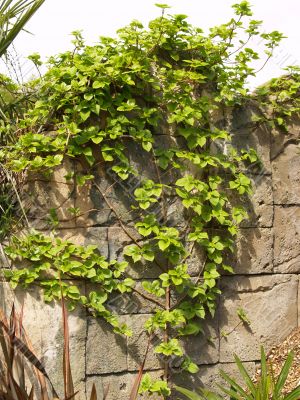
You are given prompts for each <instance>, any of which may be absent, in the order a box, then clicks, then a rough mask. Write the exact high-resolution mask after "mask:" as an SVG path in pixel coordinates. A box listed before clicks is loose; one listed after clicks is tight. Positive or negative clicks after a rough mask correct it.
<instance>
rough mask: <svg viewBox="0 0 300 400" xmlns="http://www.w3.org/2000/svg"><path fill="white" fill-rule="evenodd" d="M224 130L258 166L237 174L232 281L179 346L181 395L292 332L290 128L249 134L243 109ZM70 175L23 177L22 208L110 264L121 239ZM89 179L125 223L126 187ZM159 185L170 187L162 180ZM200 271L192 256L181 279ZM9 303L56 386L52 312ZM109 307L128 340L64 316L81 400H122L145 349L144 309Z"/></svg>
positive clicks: (4, 297) (295, 270)
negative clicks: (243, 195) (240, 211)
mask: <svg viewBox="0 0 300 400" xmlns="http://www.w3.org/2000/svg"><path fill="white" fill-rule="evenodd" d="M232 131H233V143H234V144H235V145H236V147H237V148H240V149H245V148H249V147H253V148H255V149H256V150H257V152H258V154H259V155H260V157H261V161H262V165H257V166H254V167H252V168H251V169H249V170H248V171H247V174H248V175H249V177H251V179H252V181H253V186H254V194H253V196H252V197H251V198H250V199H249V200H248V202H247V203H246V204H245V206H246V207H247V209H248V211H249V215H250V218H249V220H248V221H246V222H245V223H243V225H242V227H241V229H240V232H239V239H238V242H237V244H236V252H235V254H234V256H233V257H232V258H231V262H232V263H233V265H234V266H235V275H231V276H223V277H222V279H221V286H222V293H223V294H222V296H221V298H220V301H219V308H218V312H217V314H216V316H215V318H214V320H212V321H210V322H208V325H207V327H206V328H205V335H204V336H199V337H193V338H191V339H189V340H187V341H185V343H184V345H185V346H186V348H187V349H188V350H189V351H190V353H191V354H192V355H193V357H194V359H195V360H196V362H197V363H198V364H199V366H200V370H199V372H198V373H197V374H196V375H195V376H193V377H189V378H188V377H187V376H186V375H184V374H183V373H177V374H176V372H177V371H176V365H175V366H174V368H173V372H174V373H173V379H174V381H175V382H176V383H178V384H180V385H183V386H186V387H188V386H190V387H193V386H194V387H197V386H199V385H201V384H202V385H208V386H210V387H215V384H216V382H218V381H220V378H219V376H218V369H219V368H220V367H221V368H222V369H224V370H225V371H227V372H230V373H235V366H234V364H232V362H233V354H234V353H237V354H238V355H239V357H241V359H242V360H243V361H245V362H246V364H247V365H248V367H249V368H250V369H251V370H252V371H253V372H254V370H255V364H256V363H257V361H258V360H259V355H260V353H259V351H260V345H264V346H265V347H266V350H267V351H268V350H269V349H270V348H271V347H272V346H274V345H276V344H277V343H279V342H280V341H281V340H283V339H284V338H285V337H286V336H287V335H288V334H289V333H290V332H291V331H292V330H293V329H295V328H296V327H297V326H298V325H299V324H298V320H299V319H298V315H299V310H300V308H299V299H298V292H299V290H298V287H299V273H300V169H299V167H300V161H299V160H300V154H299V148H298V145H297V142H298V140H299V139H300V124H298V125H295V124H294V125H293V127H291V129H290V133H289V134H288V135H287V134H281V133H279V132H275V133H274V132H270V130H269V129H268V128H266V127H265V126H263V127H259V128H255V127H254V128H253V125H252V124H251V110H250V109H237V110H236V111H235V112H234V113H233V123H232ZM135 158H136V159H135ZM138 158H139V153H138V152H136V153H134V154H133V159H132V162H137V163H141V160H139V159H138ZM144 167H145V168H144V172H143V173H144V175H145V176H148V177H151V176H152V175H153V174H154V173H155V171H152V170H151V169H150V168H147V165H145V166H144ZM74 168H75V169H76V168H81V167H79V166H78V165H77V166H76V165H75V164H70V165H68V166H67V168H66V169H64V168H61V169H60V170H58V171H57V172H56V173H55V174H54V176H53V177H52V179H51V181H50V182H44V181H42V180H38V179H33V180H32V181H31V182H28V183H27V193H28V194H29V200H28V201H30V196H35V201H34V207H32V208H31V214H30V220H31V224H32V225H33V226H35V227H37V228H38V229H41V230H46V231H47V229H48V227H49V226H48V224H49V221H48V216H47V215H48V212H49V209H51V208H56V209H57V210H58V213H57V218H58V220H59V221H60V223H61V224H60V228H61V231H60V232H61V235H62V236H63V237H65V238H68V239H71V240H72V241H74V242H75V243H79V244H90V243H92V244H97V245H98V247H99V250H100V251H101V252H102V254H103V255H105V256H107V257H109V258H111V259H113V258H119V257H120V255H121V251H122V248H123V247H124V245H126V244H128V243H130V240H129V238H128V236H127V235H125V234H124V231H123V230H122V229H121V228H120V226H119V224H118V221H117V219H116V217H115V215H114V214H113V213H112V211H111V209H110V208H109V207H108V206H107V204H105V202H104V201H103V199H102V197H101V195H100V192H99V191H97V189H95V186H92V185H86V186H85V187H83V188H76V187H73V186H72V185H71V184H70V185H68V184H66V183H65V179H64V175H65V174H66V170H69V169H74ZM94 173H95V180H96V183H97V186H98V187H99V188H100V189H101V191H106V195H107V197H108V198H109V199H110V202H111V204H113V206H114V207H115V208H116V209H117V210H118V213H119V215H122V218H123V220H125V221H128V222H130V221H132V220H133V219H134V214H132V213H131V212H129V208H128V207H129V205H130V190H129V192H128V187H120V186H111V182H109V181H108V180H107V179H106V176H105V174H104V173H103V171H102V170H101V168H99V169H98V170H97V171H94ZM166 179H169V180H172V176H168V177H166ZM173 179H175V177H173ZM132 187H134V182H132ZM36 194H37V195H38V196H37V198H36ZM63 203H64V206H65V208H64V209H65V210H67V209H68V208H69V207H79V208H80V212H81V214H80V216H77V217H74V216H73V215H72V214H70V213H65V214H64V213H61V212H60V211H59V206H60V205H61V204H63ZM169 212H170V213H173V214H172V218H174V221H175V223H179V224H180V222H181V221H180V220H178V215H180V212H179V210H178V208H177V205H176V204H170V208H169ZM3 262H4V261H3ZM202 263H203V259H201V254H197V253H195V254H194V255H193V257H192V262H190V271H191V273H192V274H195V275H196V274H197V271H198V269H199V268H201V265H202ZM138 264H139V263H138ZM138 264H136V265H135V266H134V267H133V268H132V270H131V271H130V274H131V276H133V277H137V276H139V277H140V278H141V277H143V278H149V279H151V278H153V277H155V276H157V274H158V273H159V270H155V268H153V267H152V268H149V266H148V265H143V264H139V265H138ZM85 290H89V287H86V288H85ZM140 290H142V289H140ZM10 298H11V297H10V296H9V289H8V285H7V283H5V282H2V283H1V282H0V300H1V303H2V304H1V305H2V306H5V307H7V308H9V299H10ZM16 299H17V300H18V301H19V303H21V302H22V301H23V300H24V305H25V308H24V309H25V327H26V329H27V331H28V332H29V335H30V338H31V341H32V343H33V345H34V347H35V348H37V350H38V352H39V354H38V355H39V356H41V357H42V359H43V361H44V362H45V364H46V367H47V368H48V370H49V373H50V375H51V377H52V378H53V380H54V383H56V384H60V383H61V382H62V374H61V370H62V368H60V365H61V361H62V342H63V341H62V327H61V311H60V307H59V306H58V305H45V304H44V303H43V302H42V300H41V298H40V292H39V291H38V290H37V289H32V290H28V291H27V292H26V293H25V292H23V291H22V290H18V291H17V293H16ZM119 300H120V299H114V300H112V306H117V307H118V312H119V314H120V318H121V319H122V320H124V321H125V322H127V323H128V324H129V326H130V327H132V329H133V332H134V335H133V337H131V338H123V337H119V336H116V335H115V334H113V333H112V331H111V328H110V327H109V326H108V325H107V324H106V323H104V322H103V321H98V320H95V319H93V318H91V317H88V316H87V315H86V314H85V312H84V311H82V310H78V311H76V312H75V313H73V314H71V315H70V331H71V353H72V360H73V372H74V380H75V386H76V388H77V389H79V390H81V398H82V399H84V398H85V395H86V394H87V395H88V394H89V393H90V391H91V387H92V384H93V383H95V384H96V386H97V388H98V391H99V398H101V394H102V393H104V391H105V388H107V387H108V386H109V395H108V399H109V400H116V399H118V400H125V399H126V400H127V399H128V397H129V393H130V389H131V387H132V384H133V381H134V377H135V376H136V373H137V371H138V368H139V366H140V364H141V362H142V360H143V356H144V353H145V349H146V346H147V338H146V335H145V334H144V333H143V323H144V322H145V320H146V318H147V317H148V316H149V313H151V311H152V305H151V303H149V302H148V301H147V300H145V299H144V300H143V301H141V299H140V298H139V300H138V299H137V298H135V297H131V298H130V299H129V298H126V296H124V297H123V298H122V301H121V302H120V301H119ZM131 300H134V304H135V308H134V309H131V308H130V304H132V303H131ZM240 308H242V309H243V310H244V311H245V312H246V314H247V316H248V318H249V320H250V325H247V324H245V323H242V322H241V320H240V319H239V317H238V314H237V311H238V309H240ZM152 345H154V343H153V344H152ZM150 347H151V346H150ZM145 369H146V370H149V371H151V373H152V374H153V375H154V376H159V375H160V374H161V373H162V365H161V362H160V360H159V359H157V357H156V356H154V355H153V354H152V353H151V349H150V356H149V358H148V360H147V362H146V365H145ZM82 389H83V390H82Z"/></svg>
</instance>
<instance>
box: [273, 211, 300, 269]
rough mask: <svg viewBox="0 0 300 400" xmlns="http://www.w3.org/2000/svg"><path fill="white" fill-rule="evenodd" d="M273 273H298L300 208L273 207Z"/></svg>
mask: <svg viewBox="0 0 300 400" xmlns="http://www.w3.org/2000/svg"><path fill="white" fill-rule="evenodd" d="M274 271H275V272H281V273H299V272H300V207H297V206H290V207H280V206H276V207H275V220H274Z"/></svg>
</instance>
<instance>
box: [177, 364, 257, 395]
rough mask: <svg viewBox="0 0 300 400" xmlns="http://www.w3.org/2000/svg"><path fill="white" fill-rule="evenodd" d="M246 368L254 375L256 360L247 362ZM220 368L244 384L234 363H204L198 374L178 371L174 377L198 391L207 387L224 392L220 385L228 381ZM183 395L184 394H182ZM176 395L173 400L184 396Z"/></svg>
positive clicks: (187, 386) (181, 385) (185, 385)
mask: <svg viewBox="0 0 300 400" xmlns="http://www.w3.org/2000/svg"><path fill="white" fill-rule="evenodd" d="M244 366H245V368H246V369H247V371H248V373H249V374H250V376H254V374H255V368H256V365H255V362H245V363H244ZM220 370H223V371H224V372H226V373H227V374H228V375H230V376H231V377H233V378H234V379H236V381H237V382H238V383H239V384H242V383H243V381H242V379H241V376H240V373H239V371H238V368H237V366H236V364H234V363H219V364H217V365H203V366H201V367H200V368H199V371H198V372H197V374H193V375H190V374H187V373H178V374H174V375H173V376H172V379H173V380H174V382H175V383H176V385H178V386H180V387H184V388H186V389H189V390H192V391H197V389H198V388H206V389H208V390H212V391H214V392H216V393H220V394H221V393H222V392H221V390H220V389H219V387H218V384H219V385H222V386H223V385H224V386H226V387H228V386H227V385H226V382H225V381H224V380H223V379H222V378H221V377H220ZM180 396H182V395H180ZM180 396H179V397H176V395H175V393H174V396H173V397H172V400H175V399H176V400H177V399H178V398H180V399H181V398H182V399H183V397H180Z"/></svg>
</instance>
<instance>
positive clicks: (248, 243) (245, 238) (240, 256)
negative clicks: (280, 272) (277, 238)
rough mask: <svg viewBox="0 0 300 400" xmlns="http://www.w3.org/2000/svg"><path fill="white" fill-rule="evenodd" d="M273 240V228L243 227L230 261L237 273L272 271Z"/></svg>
mask: <svg viewBox="0 0 300 400" xmlns="http://www.w3.org/2000/svg"><path fill="white" fill-rule="evenodd" d="M273 242H274V238H273V229H271V228H247V229H245V228H241V229H240V230H239V232H238V236H237V241H236V245H235V248H234V252H233V253H232V254H230V255H229V257H228V263H229V265H231V266H233V268H234V272H235V273H236V274H245V275H248V274H263V273H272V271H273Z"/></svg>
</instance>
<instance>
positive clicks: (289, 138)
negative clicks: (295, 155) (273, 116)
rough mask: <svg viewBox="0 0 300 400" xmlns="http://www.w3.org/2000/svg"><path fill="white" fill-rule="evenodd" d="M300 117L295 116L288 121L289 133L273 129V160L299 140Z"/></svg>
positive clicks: (271, 144) (271, 145) (271, 146)
mask: <svg viewBox="0 0 300 400" xmlns="http://www.w3.org/2000/svg"><path fill="white" fill-rule="evenodd" d="M299 122H300V121H299V116H293V117H292V118H291V119H290V120H289V121H288V132H287V133H282V132H280V131H279V130H275V129H273V132H272V134H271V143H270V148H271V160H275V159H276V158H277V157H278V155H279V154H281V153H283V152H284V149H285V148H286V147H287V146H289V145H291V144H296V143H297V141H298V140H299V136H300V129H299Z"/></svg>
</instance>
